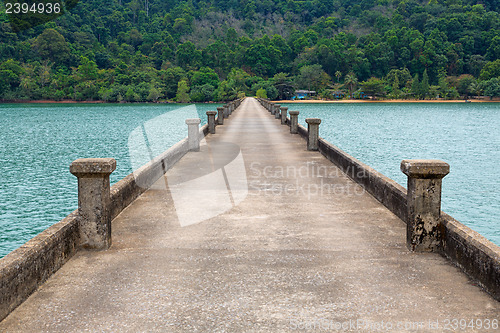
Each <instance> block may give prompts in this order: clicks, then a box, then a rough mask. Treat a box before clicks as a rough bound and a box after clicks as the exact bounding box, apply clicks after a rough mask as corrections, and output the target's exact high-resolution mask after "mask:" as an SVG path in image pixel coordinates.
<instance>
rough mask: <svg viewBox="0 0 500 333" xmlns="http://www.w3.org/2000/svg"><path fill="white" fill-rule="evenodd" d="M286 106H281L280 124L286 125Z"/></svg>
mask: <svg viewBox="0 0 500 333" xmlns="http://www.w3.org/2000/svg"><path fill="white" fill-rule="evenodd" d="M287 111H288V108H286V107H282V108H281V125H286V117H287Z"/></svg>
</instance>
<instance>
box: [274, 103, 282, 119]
mask: <svg viewBox="0 0 500 333" xmlns="http://www.w3.org/2000/svg"><path fill="white" fill-rule="evenodd" d="M280 107H281V105H276V111H275V113H274V119H280Z"/></svg>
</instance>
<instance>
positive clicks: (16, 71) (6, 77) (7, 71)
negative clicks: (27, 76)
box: [0, 59, 25, 95]
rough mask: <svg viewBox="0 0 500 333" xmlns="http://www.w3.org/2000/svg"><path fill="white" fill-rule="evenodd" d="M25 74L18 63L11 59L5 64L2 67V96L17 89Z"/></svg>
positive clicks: (0, 75)
mask: <svg viewBox="0 0 500 333" xmlns="http://www.w3.org/2000/svg"><path fill="white" fill-rule="evenodd" d="M24 72H25V71H24V69H23V68H22V67H21V66H20V63H19V62H18V61H15V60H13V59H9V60H7V61H5V62H3V63H2V64H1V65H0V95H3V94H4V93H5V92H7V91H9V90H11V89H14V88H17V87H18V86H19V84H20V83H21V78H22V75H23V74H24Z"/></svg>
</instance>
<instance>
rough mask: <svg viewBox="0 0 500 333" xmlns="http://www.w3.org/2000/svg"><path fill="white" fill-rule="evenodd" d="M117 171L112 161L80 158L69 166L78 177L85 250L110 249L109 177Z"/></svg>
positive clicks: (79, 205) (81, 233)
mask: <svg viewBox="0 0 500 333" xmlns="http://www.w3.org/2000/svg"><path fill="white" fill-rule="evenodd" d="M115 169H116V160H115V159H113V158H81V159H77V160H75V161H73V163H71V165H70V166H69V171H70V172H71V173H72V174H73V175H75V176H76V177H77V178H78V213H79V214H80V216H81V217H82V219H81V220H80V242H81V245H82V246H83V247H84V248H87V249H97V250H105V249H108V248H109V247H110V246H111V213H110V207H109V206H110V202H111V198H110V192H109V191H110V190H109V175H110V174H111V173H112V172H113V171H114V170H115Z"/></svg>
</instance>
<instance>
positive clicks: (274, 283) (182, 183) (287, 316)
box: [0, 98, 500, 333]
mask: <svg viewBox="0 0 500 333" xmlns="http://www.w3.org/2000/svg"><path fill="white" fill-rule="evenodd" d="M226 121H227V123H226V124H225V125H224V126H220V127H219V128H217V134H216V135H208V136H207V137H206V138H205V139H206V140H204V142H203V143H202V145H201V146H200V151H199V152H189V153H187V154H186V155H185V156H184V157H183V158H182V159H181V160H180V161H179V162H177V164H175V165H174V166H173V167H172V168H171V169H170V170H169V171H168V172H167V173H166V175H165V177H162V178H161V179H160V180H159V181H158V182H157V183H156V184H155V185H153V186H152V188H151V189H149V190H148V191H146V192H145V193H144V194H142V195H141V196H140V197H139V198H138V199H136V200H135V201H134V202H133V203H132V204H131V205H130V206H129V207H127V208H126V209H125V210H124V211H123V212H122V213H121V214H120V215H118V216H117V217H116V218H115V219H114V220H113V222H112V223H113V245H112V246H111V247H110V248H109V250H107V251H99V252H95V251H79V252H78V253H77V254H76V255H75V256H74V257H73V258H72V259H71V260H69V261H68V263H66V264H65V265H64V266H63V267H62V268H61V269H60V270H59V271H58V272H57V273H55V274H54V275H53V276H52V277H51V278H50V279H49V280H48V281H47V282H46V283H45V284H43V285H42V286H41V287H40V288H39V289H38V291H36V292H35V293H34V294H33V295H32V296H31V297H30V298H29V299H28V300H27V301H26V302H24V303H23V304H22V305H21V306H19V307H18V308H17V309H16V310H14V311H13V312H12V313H11V314H10V315H9V316H8V317H7V318H6V319H4V320H3V321H2V322H0V332H23V333H24V332H85V331H89V332H103V331H106V332H108V331H109V332H273V333H274V332H289V331H311V332H317V331H320V332H321V331H339V332H341V331H345V332H378V331H392V332H444V331H446V329H445V326H446V325H450V323H452V321H453V320H454V319H459V320H460V319H464V320H466V321H467V323H469V322H471V321H474V323H478V322H479V321H481V323H482V324H483V325H484V323H485V322H486V321H489V325H490V326H489V327H490V329H489V330H486V329H484V330H478V329H477V327H475V328H470V327H465V329H463V330H460V332H493V331H495V330H494V329H492V328H491V327H492V323H493V321H494V320H497V323H498V319H499V316H500V305H499V304H500V303H499V302H497V301H496V300H494V299H493V298H492V297H491V296H489V295H488V294H487V293H485V292H484V291H483V290H482V289H481V288H479V287H478V286H477V285H476V284H475V283H473V282H472V281H471V280H470V279H469V278H468V277H467V276H466V275H465V274H464V273H462V272H461V271H460V270H459V269H458V268H457V267H456V266H454V265H453V264H452V263H451V262H450V261H448V260H447V259H445V258H444V257H442V256H441V255H439V254H437V253H415V252H410V251H408V249H407V248H406V224H405V223H404V222H403V221H402V220H401V219H399V218H398V217H396V216H395V215H394V214H393V213H391V212H390V211H389V210H388V209H387V208H386V207H385V206H383V205H382V204H381V203H380V202H379V201H377V200H376V199H374V197H373V196H372V195H370V194H368V193H367V192H366V191H365V190H364V188H363V187H361V186H360V185H358V184H357V183H355V182H353V181H352V180H351V179H350V178H349V177H348V176H347V175H346V174H344V173H343V172H342V171H340V169H338V168H337V167H336V166H334V165H333V164H332V163H331V162H330V161H328V160H327V159H326V158H325V157H323V156H322V155H321V154H320V153H318V152H317V151H309V150H307V149H306V142H305V140H304V139H303V138H301V137H300V136H299V135H293V134H291V133H290V131H289V129H288V128H287V126H282V125H281V124H280V122H276V121H275V120H274V117H273V116H271V115H270V114H269V113H268V112H267V111H266V110H265V109H264V108H263V107H262V106H261V105H260V104H259V103H258V102H257V101H256V100H255V99H252V98H247V99H245V100H244V101H243V103H242V105H241V106H240V107H239V108H238V109H236V110H234V112H233V114H232V116H231V117H230V118H229V119H227V120H226ZM205 141H206V144H205ZM397 167H398V166H397V165H396V166H395V168H397ZM166 185H168V186H166ZM165 187H166V189H165ZM193 196H194V197H193ZM214 202H215V203H216V204H214ZM202 214H203V219H201V220H196V222H193V221H195V219H196V218H198V217H200V215H202ZM183 216H184V217H186V219H187V220H188V221H191V222H193V223H191V224H181V217H183ZM190 219H191V220H190ZM320 324H321V325H326V326H321V327H327V329H322V328H321V327H320V326H318V325H320ZM314 325H316V326H314ZM381 325H383V326H381ZM388 325H390V326H388ZM483 327H484V326H483ZM389 328H391V329H389Z"/></svg>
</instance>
